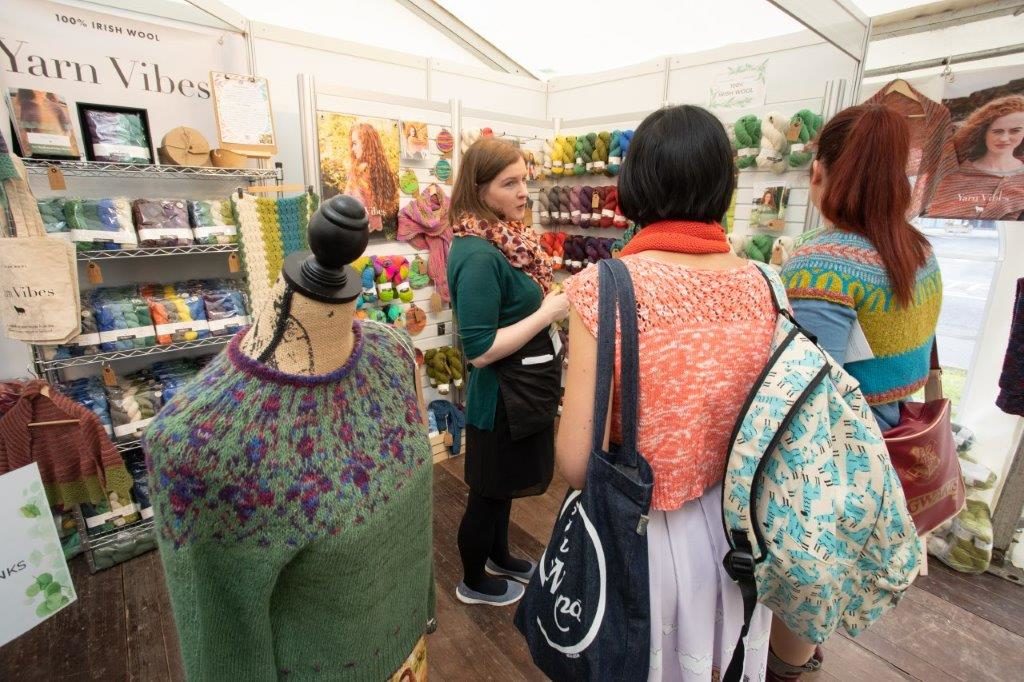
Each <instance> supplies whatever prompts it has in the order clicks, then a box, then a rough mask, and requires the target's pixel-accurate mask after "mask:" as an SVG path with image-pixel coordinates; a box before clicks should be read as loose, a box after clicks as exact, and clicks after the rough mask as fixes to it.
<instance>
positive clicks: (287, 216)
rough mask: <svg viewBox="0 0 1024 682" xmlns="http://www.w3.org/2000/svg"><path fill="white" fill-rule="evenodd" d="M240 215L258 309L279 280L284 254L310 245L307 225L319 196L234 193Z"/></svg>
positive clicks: (244, 253)
mask: <svg viewBox="0 0 1024 682" xmlns="http://www.w3.org/2000/svg"><path fill="white" fill-rule="evenodd" d="M232 202H233V203H234V206H235V213H236V215H237V216H238V227H239V244H240V246H241V249H240V251H241V255H242V263H243V265H244V268H245V272H246V275H247V279H248V283H249V290H250V292H251V293H252V306H253V308H254V309H257V310H258V309H259V308H260V307H261V306H262V304H263V303H264V302H265V301H266V299H267V297H268V296H269V294H270V289H271V287H273V286H274V283H275V282H276V281H277V277H278V275H279V274H280V272H281V265H282V264H283V263H284V259H285V256H287V255H288V254H291V253H294V252H295V251H303V250H305V249H307V248H308V245H307V241H306V227H307V225H308V224H309V217H310V215H312V213H313V211H315V210H316V208H317V205H318V204H319V198H318V197H317V195H315V194H312V193H304V194H300V195H298V196H295V197H287V198H284V199H270V198H266V197H260V198H257V197H254V196H253V195H251V194H245V195H243V196H242V198H240V199H239V198H237V196H234V195H233V196H232Z"/></svg>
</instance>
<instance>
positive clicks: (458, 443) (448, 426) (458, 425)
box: [427, 400, 466, 455]
mask: <svg viewBox="0 0 1024 682" xmlns="http://www.w3.org/2000/svg"><path fill="white" fill-rule="evenodd" d="M427 409H428V410H430V413H431V414H432V415H433V417H434V420H435V424H436V425H437V428H438V429H439V430H442V431H447V432H448V433H449V434H451V437H452V454H453V455H458V454H459V451H460V450H461V449H462V429H464V428H466V415H464V414H462V410H460V409H459V408H457V407H455V405H453V404H452V403H450V402H448V401H447V400H432V401H431V402H430V405H428V406H427ZM442 426H443V427H444V428H443V429H442V428H441V427H442Z"/></svg>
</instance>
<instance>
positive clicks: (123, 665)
mask: <svg viewBox="0 0 1024 682" xmlns="http://www.w3.org/2000/svg"><path fill="white" fill-rule="evenodd" d="M461 467H462V461H461V459H459V458H457V459H452V460H449V461H447V462H445V463H443V464H440V465H438V466H436V467H435V468H434V496H435V516H434V539H435V554H434V556H435V561H436V564H435V572H436V575H437V583H438V590H437V615H438V621H439V624H440V627H439V629H438V631H437V632H436V633H435V634H434V635H432V636H431V637H430V639H429V640H428V646H429V649H428V651H429V653H428V660H429V662H430V676H431V680H434V681H436V680H474V681H475V680H542V679H544V678H543V676H542V675H541V674H540V673H539V672H538V671H537V670H536V668H534V667H533V665H532V663H531V662H530V659H529V655H528V654H527V652H526V650H525V648H524V646H523V642H522V639H521V638H520V637H519V635H518V633H517V632H516V630H515V629H514V628H513V626H512V623H511V620H512V614H513V608H514V607H508V608H505V609H495V608H487V607H479V606H477V607H466V606H463V605H462V604H460V603H459V602H457V601H456V600H455V598H454V594H453V593H454V590H455V585H456V584H457V582H458V581H459V579H460V578H461V567H460V564H459V554H458V550H457V549H456V546H455V534H456V529H457V528H458V525H459V520H460V518H461V514H462V509H463V506H464V504H465V500H466V486H465V484H463V482H462V471H461ZM564 494H565V485H564V484H556V485H553V486H552V488H551V490H549V491H548V494H547V495H545V496H543V497H540V498H532V499H527V500H520V501H517V502H516V503H515V506H514V508H513V516H512V519H513V524H512V529H511V532H510V541H511V545H512V549H513V552H514V553H518V554H520V555H524V556H533V557H537V556H539V555H540V552H541V550H542V543H543V542H544V541H546V539H547V536H548V533H549V532H550V530H551V525H552V520H553V519H554V516H555V514H556V513H557V511H558V506H559V504H560V502H561V500H562V497H563V495H564ZM72 577H73V579H74V582H75V588H76V589H77V590H78V597H79V599H78V602H77V603H76V604H74V605H72V606H71V607H70V608H68V609H65V610H64V611H62V612H61V613H60V614H58V615H57V616H56V617H54V618H53V619H51V620H50V621H48V622H46V623H44V624H43V625H41V626H40V627H38V628H36V629H35V630H33V631H32V632H30V633H28V634H27V635H24V636H23V637H21V638H20V639H17V640H15V641H14V642H11V643H10V644H8V645H7V646H5V647H2V648H0V680H4V681H6V680H17V681H18V682H35V681H37V680H38V681H40V682H41V681H46V682H54V681H58V680H83V681H84V680H90V681H91V680H103V681H105V682H114V681H117V680H132V681H135V680H138V681H140V682H163V681H165V680H170V681H175V682H176V681H178V680H183V679H184V675H183V673H182V666H181V662H180V660H179V653H178V639H177V635H176V634H175V631H174V623H173V621H172V619H171V613H170V603H169V601H168V597H167V591H166V589H165V588H164V582H163V579H162V575H161V570H160V562H159V558H158V556H157V554H156V553H155V552H151V553H149V554H147V555H145V556H142V557H139V558H137V559H134V560H132V561H131V562H129V563H126V564H123V565H121V566H117V567H115V568H113V569H110V570H107V571H104V572H102V573H98V574H96V575H89V572H88V568H87V567H86V565H85V562H84V561H83V560H82V559H76V560H75V561H74V562H73V563H72ZM825 656H826V663H825V670H824V671H823V672H822V673H820V674H818V675H817V676H815V677H814V678H812V679H814V680H815V681H816V682H817V681H822V682H824V681H826V680H828V681H831V680H870V681H871V682H883V681H885V680H927V681H928V682H936V681H942V680H970V681H972V682H973V681H975V680H1021V679H1024V589H1022V588H1021V587H1018V586H1016V585H1013V584H1011V583H1008V582H1005V581H1003V580H1000V579H999V578H995V577H993V576H989V575H983V576H977V577H968V576H962V575H959V574H956V573H953V572H952V571H950V570H948V569H945V568H943V567H942V566H941V565H939V564H938V562H933V567H932V571H931V575H929V576H927V577H924V578H920V579H919V580H918V581H917V583H916V584H915V586H914V587H913V588H912V589H911V591H910V594H908V595H907V597H906V599H904V601H903V603H902V604H901V605H900V606H899V608H897V609H896V610H895V611H893V612H892V613H890V614H888V615H887V616H885V617H884V618H883V619H882V620H881V621H880V622H879V623H877V624H876V625H875V626H874V627H873V628H872V629H871V630H869V631H868V632H866V633H864V634H863V635H861V636H860V637H858V638H857V639H856V640H852V639H849V638H847V637H843V636H836V637H834V638H833V639H832V640H831V641H829V642H828V644H827V645H826V647H825Z"/></svg>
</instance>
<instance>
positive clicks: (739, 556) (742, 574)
mask: <svg viewBox="0 0 1024 682" xmlns="http://www.w3.org/2000/svg"><path fill="white" fill-rule="evenodd" d="M722 564H723V565H724V566H725V572H726V573H728V574H729V577H730V578H731V579H732V580H733V582H739V581H740V578H750V577H752V576H753V575H754V556H753V555H752V554H751V553H750V552H745V551H743V550H739V549H730V550H729V551H728V553H727V554H726V555H725V559H724V560H723V561H722Z"/></svg>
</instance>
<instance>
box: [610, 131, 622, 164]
mask: <svg viewBox="0 0 1024 682" xmlns="http://www.w3.org/2000/svg"><path fill="white" fill-rule="evenodd" d="M621 169H622V131H621V130H613V131H612V134H611V136H610V138H609V142H608V174H609V175H618V174H619V171H620V170H621Z"/></svg>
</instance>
